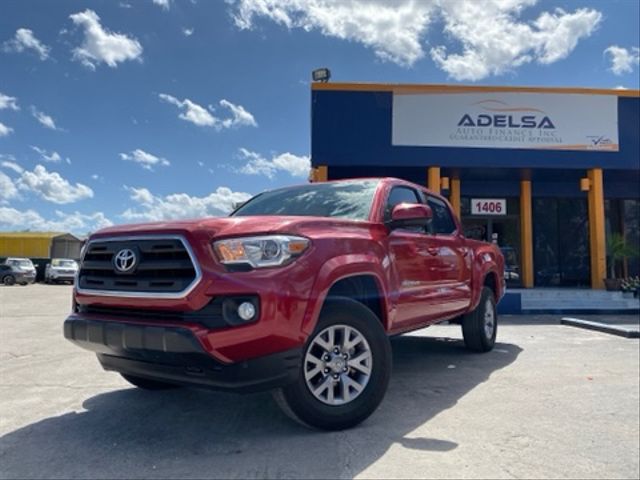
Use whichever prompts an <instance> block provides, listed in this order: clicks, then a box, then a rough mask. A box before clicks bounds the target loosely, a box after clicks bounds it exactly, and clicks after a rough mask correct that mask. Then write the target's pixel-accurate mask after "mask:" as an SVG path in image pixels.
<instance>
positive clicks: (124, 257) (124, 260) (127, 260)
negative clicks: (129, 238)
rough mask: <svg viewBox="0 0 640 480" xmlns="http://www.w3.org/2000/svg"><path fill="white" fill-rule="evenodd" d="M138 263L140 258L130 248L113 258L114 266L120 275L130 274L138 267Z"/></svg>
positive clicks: (124, 249)
mask: <svg viewBox="0 0 640 480" xmlns="http://www.w3.org/2000/svg"><path fill="white" fill-rule="evenodd" d="M136 263H138V257H137V256H136V253H135V252H134V251H133V250H131V249H129V248H123V249H122V250H120V251H119V252H118V253H116V256H115V257H113V266H114V267H115V269H116V271H117V272H120V273H127V272H130V271H131V270H133V268H134V267H135V266H136Z"/></svg>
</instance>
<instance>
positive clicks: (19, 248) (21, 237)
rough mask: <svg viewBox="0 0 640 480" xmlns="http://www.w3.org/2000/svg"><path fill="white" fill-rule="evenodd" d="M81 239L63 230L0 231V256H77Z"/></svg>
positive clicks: (33, 257) (32, 257)
mask: <svg viewBox="0 0 640 480" xmlns="http://www.w3.org/2000/svg"><path fill="white" fill-rule="evenodd" d="M81 246H82V240H81V239H79V238H78V237H76V236H74V235H71V234H69V233H64V232H0V257H2V258H5V257H25V258H31V259H35V258H52V257H64V258H74V259H75V258H77V257H79V253H80V248H81Z"/></svg>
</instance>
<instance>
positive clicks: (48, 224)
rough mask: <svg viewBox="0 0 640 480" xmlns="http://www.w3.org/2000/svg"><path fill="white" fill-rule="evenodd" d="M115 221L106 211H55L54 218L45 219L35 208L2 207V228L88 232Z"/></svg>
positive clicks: (0, 212)
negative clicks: (88, 212)
mask: <svg viewBox="0 0 640 480" xmlns="http://www.w3.org/2000/svg"><path fill="white" fill-rule="evenodd" d="M111 225H113V222H112V221H111V220H109V219H108V218H107V217H106V216H105V215H104V213H102V212H95V213H91V214H85V213H80V212H78V211H75V212H72V213H67V212H62V211H60V210H56V211H55V217H54V218H53V219H45V218H43V217H42V215H40V214H39V213H38V212H36V211H35V210H32V209H29V210H17V209H15V208H10V207H0V229H2V230H36V231H38V230H39V231H56V232H74V233H79V234H86V233H89V232H92V231H95V230H98V229H100V228H105V227H110V226H111Z"/></svg>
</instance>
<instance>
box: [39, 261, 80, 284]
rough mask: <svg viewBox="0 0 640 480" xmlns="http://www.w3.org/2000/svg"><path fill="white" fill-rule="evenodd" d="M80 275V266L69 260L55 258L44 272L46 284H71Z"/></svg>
mask: <svg viewBox="0 0 640 480" xmlns="http://www.w3.org/2000/svg"><path fill="white" fill-rule="evenodd" d="M77 273H78V264H77V262H76V261H75V260H71V259H69V258H54V259H52V260H51V263H47V267H46V269H45V271H44V281H45V282H46V283H58V282H71V283H73V282H74V280H75V278H76V274H77Z"/></svg>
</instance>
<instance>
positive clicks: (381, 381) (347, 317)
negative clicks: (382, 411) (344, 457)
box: [274, 298, 392, 430]
mask: <svg viewBox="0 0 640 480" xmlns="http://www.w3.org/2000/svg"><path fill="white" fill-rule="evenodd" d="M339 325H345V326H348V327H349V328H350V329H352V334H353V330H355V331H356V332H357V333H359V334H360V335H361V336H362V337H364V339H365V340H366V343H367V344H368V345H367V346H368V347H369V352H370V355H371V360H370V372H371V373H370V375H369V377H368V381H367V382H366V384H365V385H364V387H363V389H362V390H361V391H360V392H359V393H358V394H357V395H354V398H353V399H352V400H350V401H348V402H346V403H344V404H340V405H329V404H327V403H323V402H322V401H321V400H319V399H318V398H316V397H315V396H314V394H312V393H311V390H310V387H309V386H307V382H306V380H305V369H306V363H307V362H306V361H305V357H306V355H307V353H308V351H309V350H310V349H311V348H317V345H316V347H313V346H312V342H313V339H314V338H316V336H318V335H319V334H320V333H322V332H323V331H324V330H325V329H327V328H328V327H331V326H339ZM338 328H340V327H338ZM350 335H351V334H350ZM302 355H303V357H302V366H301V368H300V373H299V375H298V379H297V380H296V382H295V383H293V384H292V385H289V386H287V387H285V388H282V389H280V390H277V391H275V392H274V397H275V399H276V401H277V403H278V404H279V405H280V407H281V408H282V409H283V410H284V412H285V413H286V414H288V415H289V416H290V417H292V418H293V419H294V420H297V421H299V422H300V423H302V424H304V425H307V426H310V427H315V428H318V429H322V430H343V429H346V428H351V427H353V426H355V425H358V424H359V423H360V422H362V421H364V420H365V419H366V418H367V417H369V416H370V415H371V414H372V413H373V412H374V411H375V410H376V408H378V406H379V405H380V402H381V401H382V399H383V398H384V395H385V393H386V391H387V386H388V385H389V377H390V376H391V363H392V361H391V345H390V343H389V339H388V338H387V335H386V333H385V331H384V328H383V327H382V324H381V322H380V319H378V317H376V315H375V314H374V313H373V312H372V311H371V310H370V309H369V308H367V307H366V306H364V305H363V304H361V303H359V302H356V301H355V300H351V299H349V298H334V299H331V300H327V302H326V303H325V304H324V306H323V308H322V312H321V314H320V318H319V320H318V325H317V326H316V329H315V331H314V332H313V334H311V335H310V336H309V340H308V341H307V344H306V345H305V348H304V349H303V354H302ZM310 365H311V364H310ZM349 368H350V370H349V372H350V373H345V374H344V375H346V376H351V375H356V376H358V375H360V373H359V372H357V371H356V370H354V369H353V368H352V367H349ZM328 370H329V369H327V370H324V372H326V371H328ZM345 371H346V367H345ZM318 375H321V376H320V379H321V380H322V379H323V378H324V379H327V377H329V376H330V375H333V374H328V375H324V374H322V373H319V374H318ZM340 378H341V380H340V381H339V382H342V378H343V377H342V376H340ZM354 378H355V377H354ZM336 381H337V380H336ZM329 382H331V379H329ZM345 385H346V384H345ZM331 388H332V389H334V388H336V389H338V391H339V392H340V391H341V390H340V388H343V386H342V385H341V384H340V383H338V384H336V385H335V386H334V385H332V386H331ZM346 390H347V391H349V390H350V387H349V386H347V387H346ZM342 391H344V390H342Z"/></svg>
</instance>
